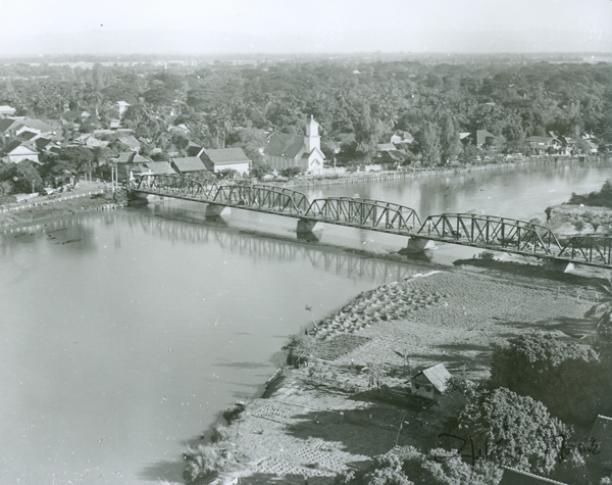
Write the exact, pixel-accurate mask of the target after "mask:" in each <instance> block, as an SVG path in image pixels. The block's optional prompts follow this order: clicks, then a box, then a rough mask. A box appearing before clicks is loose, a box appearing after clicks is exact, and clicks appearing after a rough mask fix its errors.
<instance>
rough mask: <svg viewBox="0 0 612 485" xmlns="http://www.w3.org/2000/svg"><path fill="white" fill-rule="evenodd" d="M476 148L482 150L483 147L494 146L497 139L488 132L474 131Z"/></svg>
mask: <svg viewBox="0 0 612 485" xmlns="http://www.w3.org/2000/svg"><path fill="white" fill-rule="evenodd" d="M474 139H475V142H476V146H477V147H478V148H482V147H483V146H485V145H486V146H490V145H493V144H495V141H496V139H497V137H496V136H495V135H494V134H493V133H491V132H490V131H488V130H476V136H475V138H474Z"/></svg>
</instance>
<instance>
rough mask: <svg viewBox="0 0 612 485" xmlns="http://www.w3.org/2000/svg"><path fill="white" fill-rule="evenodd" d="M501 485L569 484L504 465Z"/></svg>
mask: <svg viewBox="0 0 612 485" xmlns="http://www.w3.org/2000/svg"><path fill="white" fill-rule="evenodd" d="M499 485H567V484H565V483H563V482H557V481H556V480H551V479H550V478H544V477H541V476H539V475H535V474H533V473H529V472H524V471H520V470H515V469H514V468H508V467H504V474H503V475H502V479H501V482H499Z"/></svg>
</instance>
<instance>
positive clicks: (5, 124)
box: [0, 118, 19, 132]
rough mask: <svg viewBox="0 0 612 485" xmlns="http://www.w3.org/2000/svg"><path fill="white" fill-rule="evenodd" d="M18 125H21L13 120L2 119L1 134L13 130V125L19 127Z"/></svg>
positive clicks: (0, 123)
mask: <svg viewBox="0 0 612 485" xmlns="http://www.w3.org/2000/svg"><path fill="white" fill-rule="evenodd" d="M17 123H19V121H18V120H14V119H12V118H0V132H4V131H6V130H8V129H9V128H13V125H15V126H17Z"/></svg>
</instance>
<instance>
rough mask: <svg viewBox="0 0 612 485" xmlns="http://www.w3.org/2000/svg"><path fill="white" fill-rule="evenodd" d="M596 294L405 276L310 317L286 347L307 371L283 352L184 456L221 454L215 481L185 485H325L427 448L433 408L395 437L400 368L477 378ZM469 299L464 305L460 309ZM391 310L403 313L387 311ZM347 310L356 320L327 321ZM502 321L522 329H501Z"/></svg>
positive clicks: (455, 272)
mask: <svg viewBox="0 0 612 485" xmlns="http://www.w3.org/2000/svg"><path fill="white" fill-rule="evenodd" d="M391 290H392V291H391ZM597 295H598V294H597V290H595V289H593V288H590V287H586V288H585V287H581V288H577V287H576V285H575V282H574V283H572V282H564V284H563V285H561V286H560V285H559V281H549V280H547V279H545V278H539V279H538V278H533V277H532V276H519V277H517V278H515V280H513V281H512V282H509V281H506V280H503V279H502V277H500V275H499V274H494V273H484V274H478V275H476V274H474V273H470V272H469V271H464V270H461V269H448V270H442V271H432V272H429V273H426V274H420V275H413V276H411V277H408V278H406V279H404V280H402V281H399V282H395V283H390V284H385V285H380V286H378V287H375V288H373V289H372V290H368V291H365V292H362V293H360V294H359V295H357V296H355V297H354V298H353V299H351V300H350V301H348V302H345V303H344V304H343V305H341V306H340V307H339V308H338V309H337V310H335V311H333V312H331V313H330V314H328V315H327V316H326V317H324V318H323V319H321V320H320V321H319V322H317V324H316V326H315V329H314V331H313V330H312V329H308V326H306V328H305V329H303V331H305V333H306V334H307V335H304V336H302V335H300V336H298V337H295V338H294V339H293V342H294V348H295V342H296V341H298V342H299V341H301V342H302V344H301V345H302V347H301V349H302V353H301V354H299V353H298V354H296V355H298V357H299V356H300V355H302V356H303V353H304V349H307V350H306V353H310V354H312V355H310V357H308V358H307V359H306V361H307V362H306V363H305V364H306V365H297V366H296V365H291V363H290V361H291V357H290V356H291V352H292V350H289V351H287V350H286V348H287V346H285V347H284V349H285V355H287V356H289V358H288V362H286V363H285V364H283V365H282V366H281V367H280V368H279V369H277V371H276V372H275V373H274V374H273V375H272V376H271V377H270V378H269V379H268V380H267V381H266V383H265V384H264V385H263V386H262V387H261V388H260V389H258V392H257V393H256V394H255V395H254V396H253V397H252V398H251V399H249V400H248V401H247V402H246V403H245V402H241V403H239V404H238V405H237V406H236V407H234V408H231V409H230V410H226V411H221V412H220V413H219V419H218V420H217V421H215V422H214V423H212V424H211V426H210V427H209V428H208V429H207V430H206V432H205V433H204V434H203V436H204V437H205V438H206V439H203V440H201V441H200V450H199V451H198V448H197V446H195V443H194V447H192V449H191V451H190V452H187V453H186V455H185V457H186V464H187V468H190V467H191V464H190V462H191V460H192V458H193V456H197V454H198V453H199V452H202V450H203V449H206V450H208V451H206V452H205V453H209V452H211V451H210V450H214V451H212V453H213V454H216V455H219V456H226V457H229V458H227V459H226V460H224V461H223V463H222V464H221V466H219V468H218V469H217V471H218V472H219V473H218V475H214V476H211V474H209V476H208V478H206V479H202V478H201V477H200V478H199V479H198V480H194V481H193V482H191V483H216V484H230V483H234V484H235V483H240V484H253V485H254V484H258V483H266V482H265V479H268V480H272V479H273V478H274V477H276V478H280V479H283V480H285V481H286V482H287V483H303V480H304V479H305V478H309V479H314V478H316V479H317V480H322V481H321V482H320V483H332V482H331V480H332V478H331V477H332V476H333V475H335V474H337V473H339V472H342V471H344V470H346V469H347V467H349V468H354V467H359V466H360V464H362V465H363V464H365V463H367V462H368V460H370V459H371V457H372V456H374V455H375V454H378V453H379V452H382V451H386V450H387V449H389V448H392V447H393V444H394V440H395V441H399V442H400V443H401V444H410V445H415V446H421V447H425V446H434V441H432V440H433V438H431V437H430V436H429V434H428V432H427V430H423V423H429V424H428V426H433V429H434V430H435V429H437V427H439V426H440V424H441V423H439V422H437V420H438V418H437V417H436V416H435V415H434V414H432V412H430V411H428V410H420V407H419V410H414V409H412V407H413V406H412V405H409V406H408V408H409V409H410V410H409V411H408V412H409V414H410V415H411V418H410V419H409V421H410V422H411V423H412V424H411V425H410V427H409V428H410V429H406V430H405V431H402V433H401V436H400V433H399V432H398V431H397V428H396V427H395V426H394V425H393V423H396V422H401V421H400V420H399V419H400V418H401V416H402V415H404V414H405V410H404V411H401V409H400V408H403V407H405V404H406V402H405V399H406V395H405V393H404V394H402V393H403V391H402V388H403V387H405V383H406V378H405V372H406V369H408V372H410V369H415V368H417V367H422V366H424V365H433V364H435V363H438V362H443V363H444V364H445V365H446V366H447V367H448V369H449V370H450V371H451V373H455V374H457V373H462V374H463V375H464V376H468V377H469V378H472V379H475V380H480V379H483V378H484V377H486V376H487V375H488V369H487V355H488V354H489V352H490V346H491V344H492V343H496V342H499V341H501V340H503V339H504V338H505V337H506V336H507V335H508V333H510V334H518V333H522V332H525V331H528V330H529V329H534V328H538V329H548V328H553V327H554V328H555V330H557V331H559V330H560V329H559V326H558V325H557V326H554V325H551V324H550V322H548V323H547V322H546V320H550V319H553V318H555V317H560V316H562V315H567V316H570V317H575V318H578V317H580V316H582V315H583V314H584V312H585V311H586V310H588V309H589V308H590V307H591V305H592V304H593V302H595V301H597V298H598V296H597ZM385 298H386V300H387V302H386V304H385V302H384V299H385ZM545 298H548V299H552V300H555V301H556V304H555V305H553V308H548V307H547V308H544V305H541V302H542V301H543V299H545ZM472 300H476V301H474V302H473V304H472V305H471V306H470V307H466V306H465V305H464V304H463V303H462V302H466V301H468V302H469V301H472ZM380 303H383V307H384V309H385V311H387V317H389V313H393V312H394V311H395V312H396V313H395V315H391V316H392V318H381V317H383V316H384V315H382V314H381V313H380V309H379V308H378V307H380ZM393 304H394V305H395V306H396V307H399V309H398V308H396V310H394V309H393V308H390V307H392V306H393ZM376 312H378V317H375V318H374V319H372V318H371V316H372V315H373V314H374V315H375V314H376ZM343 314H344V315H345V318H346V319H347V320H348V321H351V322H354V321H355V320H357V323H358V325H352V324H349V325H338V322H337V321H336V322H335V323H334V321H335V320H337V317H338V315H343ZM502 315H503V316H504V317H505V318H507V320H508V321H509V322H512V321H516V322H530V325H529V326H527V325H519V326H517V325H513V324H511V323H508V324H507V325H499V323H496V320H497V319H498V318H499V317H500V316H502ZM354 317H357V318H356V319H355V318H354ZM360 318H361V320H362V322H359V319H360ZM372 320H373V321H372ZM364 321H366V324H365V325H359V323H363V322H364ZM566 331H569V329H567V330H566ZM584 331H585V332H589V331H590V329H588V328H585V329H584ZM298 345H300V344H299V343H298ZM294 357H295V355H294ZM293 363H297V362H296V361H295V359H294V361H293ZM382 370H384V372H383V371H382ZM413 399H414V398H413ZM398 400H399V401H398ZM398 402H399V403H400V404H401V405H400V406H398ZM227 416H231V419H228V418H227ZM402 419H403V418H402ZM419 423H420V424H419ZM432 423H433V424H432ZM431 434H432V435H436V434H437V433H431ZM343 436H347V437H350V440H345V439H343ZM190 457H191V458H190ZM262 480H263V481H262ZM294 480H295V482H294ZM299 480H302V481H299ZM325 480H327V481H325ZM188 483H190V482H188ZM317 483H319V482H317Z"/></svg>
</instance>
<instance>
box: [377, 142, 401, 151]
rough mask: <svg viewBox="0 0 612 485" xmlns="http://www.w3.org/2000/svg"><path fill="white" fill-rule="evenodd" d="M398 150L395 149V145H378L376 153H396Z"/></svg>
mask: <svg viewBox="0 0 612 485" xmlns="http://www.w3.org/2000/svg"><path fill="white" fill-rule="evenodd" d="M396 150H397V148H396V147H395V145H394V144H393V143H378V144H377V145H376V151H377V152H379V153H380V152H394V151H396Z"/></svg>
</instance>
